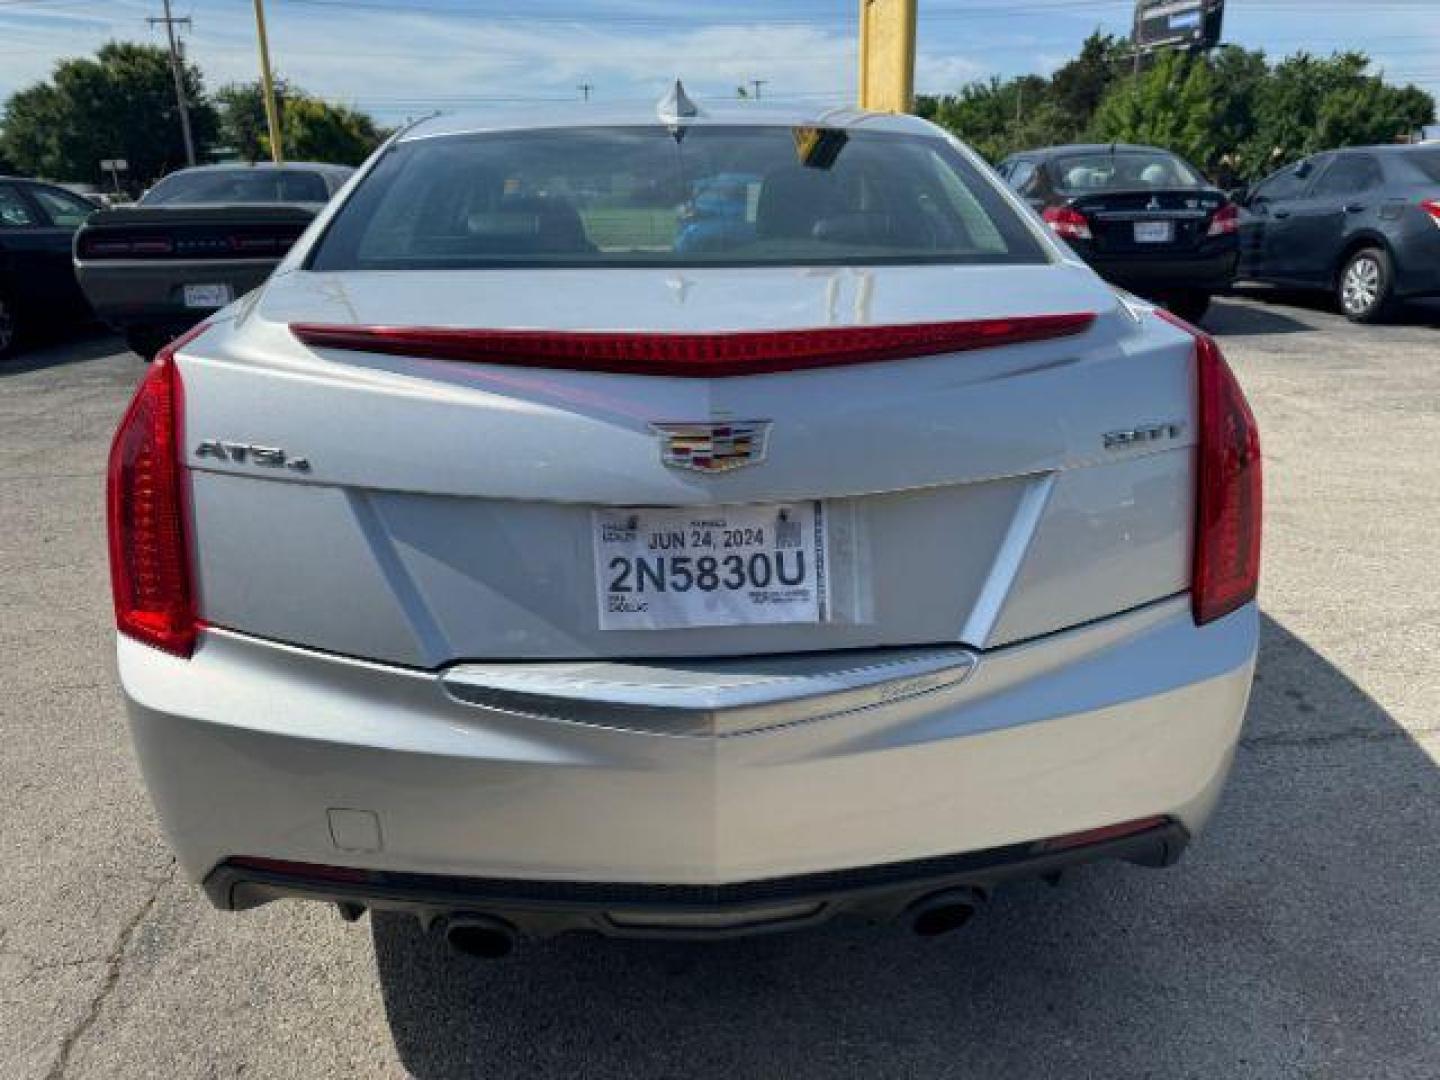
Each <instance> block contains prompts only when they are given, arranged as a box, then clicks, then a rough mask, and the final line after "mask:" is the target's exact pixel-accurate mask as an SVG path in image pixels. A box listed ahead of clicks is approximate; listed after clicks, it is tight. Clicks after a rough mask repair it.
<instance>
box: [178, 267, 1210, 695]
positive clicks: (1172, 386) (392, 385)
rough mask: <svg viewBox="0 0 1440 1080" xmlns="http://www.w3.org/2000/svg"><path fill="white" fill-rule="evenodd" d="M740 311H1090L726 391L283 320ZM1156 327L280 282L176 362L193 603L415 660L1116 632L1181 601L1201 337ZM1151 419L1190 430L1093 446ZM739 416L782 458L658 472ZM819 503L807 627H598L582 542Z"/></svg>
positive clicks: (592, 321)
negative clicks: (315, 338)
mask: <svg viewBox="0 0 1440 1080" xmlns="http://www.w3.org/2000/svg"><path fill="white" fill-rule="evenodd" d="M401 294H403V298H404V303H403V304H401V303H400V302H399V300H398V297H399V296H400V295H401ZM459 311H466V312H485V313H489V314H490V316H491V317H490V318H488V319H485V320H484V321H483V325H482V324H481V322H480V320H479V319H477V318H474V317H472V318H471V320H469V321H467V323H465V324H458V323H457V322H456V321H455V318H454V313H455V312H459ZM737 311H743V312H745V313H746V318H745V328H746V329H748V330H771V331H776V332H798V331H813V330H814V329H816V328H817V327H818V328H833V329H837V330H845V329H859V328H871V329H874V328H883V327H890V326H906V325H909V326H913V325H915V324H922V323H934V322H941V321H943V322H945V323H947V324H950V323H956V322H966V321H974V320H990V319H996V318H1005V317H1017V316H1026V317H1031V316H1060V315H1067V314H1076V313H1083V314H1094V315H1095V318H1094V320H1093V323H1089V324H1088V325H1087V326H1086V327H1084V328H1083V329H1082V330H1081V332H1078V333H1069V334H1066V335H1064V336H1060V337H1053V338H1050V339H1047V340H1040V341H1034V342H1031V343H1027V344H1008V345H1000V346H997V347H994V348H986V349H981V350H977V351H971V352H963V353H942V354H936V355H928V356H918V357H913V358H903V357H898V358H897V357H891V358H889V359H885V360H883V361H877V362H864V363H854V364H846V365H843V366H833V367H826V368H824V369H821V370H799V371H794V370H792V371H772V372H769V373H765V374H751V375H738V376H736V375H731V376H728V377H704V376H702V377H693V376H692V377H677V376H656V375H637V374H625V373H615V372H609V371H576V370H570V369H566V368H536V367H528V366H525V365H524V364H523V363H496V362H493V361H490V362H464V361H457V360H454V359H436V358H434V357H417V356H407V355H395V354H394V353H382V352H374V351H363V350H357V349H355V348H350V347H345V348H335V347H332V346H327V345H318V344H317V345H306V344H304V343H302V342H301V341H299V340H298V339H297V338H296V336H295V334H294V332H293V330H292V325H293V324H295V323H309V324H315V323H321V324H328V325H332V326H336V325H347V324H348V325H352V326H359V325H364V326H396V325H399V326H402V327H407V326H408V327H416V326H425V327H442V328H443V327H449V328H451V329H467V328H468V329H476V328H481V329H487V330H505V331H525V330H536V329H544V330H545V331H547V332H549V333H554V332H557V331H561V332H563V331H566V330H574V331H583V332H587V333H603V332H613V333H635V332H643V333H645V334H647V335H657V334H689V335H698V336H700V337H706V336H715V335H718V334H722V333H733V332H734V330H735V328H736V327H735V323H736V317H735V312H737ZM1139 331H1140V327H1139V324H1138V323H1137V321H1136V320H1135V318H1134V317H1133V316H1132V315H1131V314H1129V313H1128V311H1127V309H1125V308H1124V307H1123V306H1122V305H1120V304H1119V303H1118V302H1117V300H1116V299H1115V297H1114V294H1113V293H1112V292H1110V290H1108V289H1106V288H1105V287H1104V286H1102V285H1101V284H1100V283H1099V282H1098V281H1097V280H1096V279H1094V278H1093V276H1091V275H1090V274H1089V273H1088V272H1086V271H1084V270H1083V269H1081V268H1079V267H1071V266H1064V265H1045V266H1004V267H994V266H991V267H983V268H982V267H894V268H878V269H876V268H872V269H850V268H827V269H794V268H786V269H769V270H763V271H761V270H754V269H745V270H740V269H732V270H722V269H715V270H695V271H684V272H680V271H663V270H633V271H632V270H624V271H622V270H608V271H603V272H601V273H595V272H581V271H565V270H546V271H533V272H517V271H505V272H489V271H463V272H423V273H422V272H410V273H406V274H400V275H392V274H346V275H322V274H310V273H304V272H296V273H291V274H285V275H282V276H281V277H280V278H278V279H276V280H275V281H274V282H272V284H271V285H270V286H268V287H267V289H266V290H265V292H264V293H263V294H262V295H261V296H260V298H259V299H258V300H257V302H256V303H255V304H254V305H253V306H250V307H247V308H246V309H244V310H242V312H241V313H240V314H239V317H238V318H237V320H236V322H235V324H234V327H220V328H217V329H216V330H215V331H213V332H212V334H211V335H207V337H206V339H204V340H202V342H200V343H199V344H200V345H202V346H203V347H204V349H203V352H202V351H198V350H197V351H196V352H195V353H194V354H193V355H183V354H182V360H181V367H182V375H183V379H184V384H185V394H186V402H187V415H186V424H187V431H188V433H189V434H188V446H187V464H188V465H189V466H190V475H191V488H192V506H193V517H194V525H195V529H194V535H195V539H194V547H195V552H196V565H197V575H196V576H197V583H198V587H199V592H200V610H201V612H202V615H203V616H204V617H205V618H206V619H207V620H209V621H211V622H212V623H214V624H216V625H220V626H225V627H228V628H231V629H236V630H241V631H245V632H250V633H255V634H259V635H262V636H266V637H273V638H278V639H281V640H285V641H291V642H294V643H297V644H303V645H309V646H314V647H318V648H324V649H328V650H331V651H334V652H339V653H344V654H348V655H355V656H363V657H367V658H373V659H380V660H387V661H391V662H398V663H408V664H414V665H417V666H424V667H439V666H444V665H446V664H450V663H453V662H457V661H461V660H471V661H475V660H489V661H514V660H539V659H562V658H563V659H591V658H611V659H624V658H636V657H659V656H675V657H683V656H721V655H753V654H783V653H791V652H812V651H822V650H835V649H855V648H893V647H906V646H914V645H929V644H947V643H952V644H966V645H971V646H977V647H984V646H988V645H992V644H996V643H998V642H1000V641H1004V640H1015V639H1018V638H1021V637H1026V636H1033V635H1034V634H1036V633H1044V632H1048V631H1049V630H1054V629H1058V628H1060V627H1063V626H1066V625H1073V624H1075V623H1078V622H1082V621H1086V620H1088V619H1091V618H1095V617H1099V616H1102V615H1105V614H1109V613H1111V612H1114V611H1119V610H1124V609H1126V608H1129V607H1134V606H1136V605H1137V604H1140V603H1144V602H1146V601H1148V600H1153V599H1157V598H1159V597H1161V596H1165V595H1170V594H1173V593H1175V592H1178V591H1180V590H1182V589H1183V588H1184V587H1185V582H1186V578H1187V573H1188V570H1187V562H1186V560H1187V552H1188V530H1189V518H1190V503H1191V499H1192V496H1191V486H1190V470H1191V464H1190V455H1189V453H1188V450H1187V447H1188V446H1189V430H1190V428H1189V422H1188V412H1189V408H1190V397H1191V391H1190V382H1189V380H1190V370H1189V363H1188V356H1189V352H1190V347H1189V343H1188V342H1186V341H1184V340H1183V339H1182V337H1181V336H1180V335H1178V334H1172V335H1169V336H1168V337H1166V339H1165V340H1164V341H1163V342H1162V343H1161V344H1160V345H1159V346H1158V347H1157V346H1155V344H1154V343H1153V342H1151V343H1149V344H1147V343H1146V341H1145V340H1144V337H1143V335H1141V334H1140V333H1139ZM1157 348H1158V352H1157ZM1139 420H1147V421H1156V420H1165V421H1167V423H1170V422H1173V424H1172V426H1171V427H1167V428H1165V429H1164V430H1165V431H1166V432H1170V433H1169V434H1166V435H1165V436H1164V437H1163V438H1160V437H1159V436H1157V438H1156V440H1154V441H1152V442H1148V443H1147V442H1145V441H1144V440H1137V441H1133V442H1131V443H1127V444H1124V445H1120V446H1118V447H1112V448H1110V449H1106V448H1105V446H1104V443H1103V440H1102V436H1103V435H1104V434H1105V433H1109V432H1114V431H1127V430H1134V429H1135V425H1136V423H1137V421H1139ZM752 421H756V422H764V423H765V424H766V425H768V441H767V443H766V445H765V451H766V453H765V454H764V455H763V457H762V456H757V457H756V460H754V461H753V463H751V464H749V465H747V466H746V467H738V468H733V469H729V470H725V471H707V470H696V469H692V468H684V467H677V466H676V463H675V462H674V461H667V457H666V448H667V444H666V443H665V441H664V439H663V429H664V426H665V425H667V424H670V425H673V424H690V423H700V424H706V425H711V426H712V428H711V434H712V435H713V434H714V429H715V427H716V426H719V427H723V426H724V425H727V424H730V423H732V422H733V423H741V422H752ZM1155 430H1157V431H1158V430H1160V429H1159V428H1156V429H1155ZM206 444H213V445H211V446H210V447H209V448H208V449H206V450H204V451H202V450H201V449H200V448H201V447H202V446H205V445H206ZM227 444H228V446H229V447H238V448H240V454H239V455H238V456H237V455H236V454H235V453H234V452H233V450H232V449H228V448H227ZM216 447H218V449H216ZM275 451H279V452H280V456H278V457H277V455H276V454H275V453H274V452H275ZM1160 451H1173V452H1171V453H1164V452H1160ZM297 458H298V459H300V460H302V461H303V462H304V466H303V467H293V466H294V464H295V459H297ZM817 504H818V506H819V508H820V510H821V512H822V513H823V517H824V519H825V523H826V526H825V535H824V537H823V551H824V554H825V558H826V563H827V577H828V580H827V604H826V607H825V609H824V612H823V615H820V616H819V617H818V619H817V620H811V621H803V622H799V623H794V622H754V623H743V622H742V623H741V624H738V625H736V624H729V625H709V624H707V625H691V626H687V627H685V628H683V629H650V628H643V627H641V626H637V625H635V624H634V623H626V622H624V621H623V620H622V621H620V622H619V623H616V622H615V621H614V620H610V621H608V623H607V620H605V619H604V618H602V614H603V612H602V608H603V606H604V603H605V590H603V589H601V588H600V585H601V584H602V583H603V580H602V579H603V575H604V565H603V563H602V562H600V561H597V551H598V550H599V548H598V546H597V545H599V543H600V541H599V540H598V539H597V537H599V536H600V535H601V530H602V529H603V528H604V527H605V525H606V523H607V522H608V523H610V524H611V525H612V526H613V524H614V522H615V520H616V519H615V514H617V513H620V512H629V513H633V514H635V515H636V516H639V517H644V516H646V515H654V514H662V515H663V514H664V513H673V512H677V511H678V512H682V513H690V512H692V511H693V515H692V516H694V517H695V518H697V519H700V520H724V519H725V518H726V514H727V512H728V511H727V508H749V510H747V511H745V512H740V511H736V512H735V521H737V522H739V521H742V520H744V521H749V522H754V521H757V520H767V521H768V520H778V515H779V514H780V513H781V511H784V510H786V509H787V508H789V509H790V510H792V511H795V512H797V513H798V514H799V515H800V516H801V517H803V518H804V520H806V521H807V522H811V521H813V517H812V516H808V515H811V514H813V508H815V507H816V506H817ZM755 508H760V510H759V511H755ZM755 512H758V513H759V514H760V517H758V518H757V517H754V516H753V513H755ZM745 513H751V514H752V516H750V517H745ZM767 515H768V516H767ZM810 550H811V551H813V552H815V553H817V554H818V553H819V551H820V550H822V548H821V547H820V546H818V542H817V547H815V548H812V549H810ZM671 584H672V585H673V580H672V582H671ZM653 587H654V584H653V581H652V588H653ZM602 627H603V628H602Z"/></svg>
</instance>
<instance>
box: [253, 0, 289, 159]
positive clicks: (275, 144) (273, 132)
mask: <svg viewBox="0 0 1440 1080" xmlns="http://www.w3.org/2000/svg"><path fill="white" fill-rule="evenodd" d="M255 31H256V34H257V35H258V37H259V40H260V90H261V93H262V94H263V95H264V97H265V126H266V128H268V129H269V132H270V157H271V160H273V161H274V162H275V164H276V165H279V164H280V163H281V162H282V161H284V160H285V151H284V148H283V147H282V146H281V145H280V110H279V109H277V108H276V107H275V79H274V77H273V76H272V75H271V74H270V39H269V38H268V37H267V36H266V34H265V2H264V0H255Z"/></svg>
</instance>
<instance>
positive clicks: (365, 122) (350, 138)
mask: <svg viewBox="0 0 1440 1080" xmlns="http://www.w3.org/2000/svg"><path fill="white" fill-rule="evenodd" d="M280 137H281V138H282V139H284V140H285V156H286V157H290V158H294V159H296V160H297V161H330V162H334V163H335V164H337V165H359V164H360V163H361V162H362V161H364V160H365V159H366V158H367V157H369V156H370V154H371V153H372V152H373V151H374V149H375V148H376V147H377V146H379V145H380V142H381V140H382V139H383V138H384V133H383V132H382V131H381V130H380V128H379V127H377V126H376V124H375V121H374V120H372V119H371V118H370V117H369V116H368V115H366V114H365V113H362V112H360V111H358V110H356V109H351V108H349V107H347V106H345V105H331V104H329V103H328V102H324V101H321V100H320V99H319V98H313V97H305V96H302V95H296V96H292V97H291V98H290V100H289V101H288V102H286V106H285V114H284V116H283V117H282V118H281V121H280ZM266 150H267V151H268V150H269V140H268V138H267V140H266Z"/></svg>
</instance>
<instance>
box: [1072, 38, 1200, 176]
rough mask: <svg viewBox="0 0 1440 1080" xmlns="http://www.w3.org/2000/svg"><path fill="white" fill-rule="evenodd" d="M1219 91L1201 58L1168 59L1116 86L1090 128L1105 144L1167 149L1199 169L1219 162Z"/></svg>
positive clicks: (1171, 55) (1176, 56) (1178, 55)
mask: <svg viewBox="0 0 1440 1080" xmlns="http://www.w3.org/2000/svg"><path fill="white" fill-rule="evenodd" d="M1218 99H1219V90H1218V88H1217V87H1216V85H1215V75H1214V73H1213V72H1212V71H1211V69H1210V65H1209V64H1208V63H1206V61H1205V60H1204V58H1202V57H1190V56H1187V55H1185V54H1183V53H1175V52H1172V53H1164V54H1162V55H1161V56H1159V57H1157V58H1156V59H1155V61H1154V63H1153V64H1152V66H1151V67H1150V68H1149V70H1147V71H1145V72H1143V73H1142V74H1141V75H1140V76H1139V77H1138V78H1131V79H1127V80H1125V81H1124V82H1122V83H1118V84H1116V85H1115V86H1114V87H1113V88H1112V89H1111V90H1110V92H1109V93H1107V94H1106V95H1105V98H1104V100H1103V101H1101V103H1100V107H1099V108H1098V109H1097V110H1096V112H1095V119H1094V121H1093V122H1092V124H1091V132H1092V133H1093V135H1094V136H1095V138H1097V139H1099V140H1101V141H1104V142H1134V143H1145V144H1147V145H1151V146H1163V147H1165V148H1166V149H1168V150H1173V151H1175V153H1177V154H1179V155H1180V156H1181V157H1183V158H1185V159H1187V160H1189V161H1192V162H1194V163H1195V164H1197V165H1200V166H1201V167H1205V166H1208V165H1210V164H1212V163H1213V162H1215V161H1216V160H1218V159H1219V157H1220V154H1221V153H1222V152H1224V148H1223V147H1221V146H1220V144H1219V142H1218V138H1217V136H1218V131H1217V126H1216V122H1217V119H1218V114H1219V111H1220V108H1219V100H1218Z"/></svg>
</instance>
